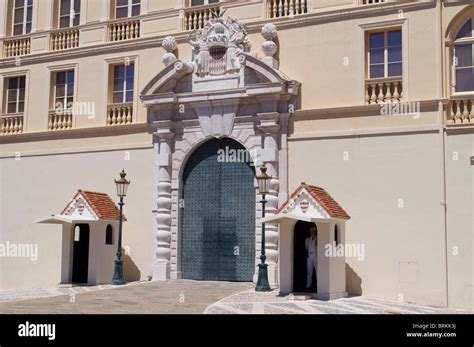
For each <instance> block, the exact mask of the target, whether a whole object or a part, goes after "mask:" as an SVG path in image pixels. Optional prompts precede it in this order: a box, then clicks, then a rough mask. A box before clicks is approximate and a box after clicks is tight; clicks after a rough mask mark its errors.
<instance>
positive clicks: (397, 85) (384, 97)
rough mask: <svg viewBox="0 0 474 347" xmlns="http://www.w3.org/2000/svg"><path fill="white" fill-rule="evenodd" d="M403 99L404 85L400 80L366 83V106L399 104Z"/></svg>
mask: <svg viewBox="0 0 474 347" xmlns="http://www.w3.org/2000/svg"><path fill="white" fill-rule="evenodd" d="M402 99H403V83H402V79H401V77H400V78H380V79H369V80H366V81H365V103H366V105H372V104H383V103H385V102H399V101H402Z"/></svg>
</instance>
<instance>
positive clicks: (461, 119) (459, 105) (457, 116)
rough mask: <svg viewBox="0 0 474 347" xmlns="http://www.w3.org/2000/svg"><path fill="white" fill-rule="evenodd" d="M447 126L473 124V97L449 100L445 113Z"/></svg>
mask: <svg viewBox="0 0 474 347" xmlns="http://www.w3.org/2000/svg"><path fill="white" fill-rule="evenodd" d="M447 118H448V119H447V124H448V125H453V124H474V96H472V97H470V98H469V97H466V98H462V99H459V100H451V103H450V104H449V108H448V113H447Z"/></svg>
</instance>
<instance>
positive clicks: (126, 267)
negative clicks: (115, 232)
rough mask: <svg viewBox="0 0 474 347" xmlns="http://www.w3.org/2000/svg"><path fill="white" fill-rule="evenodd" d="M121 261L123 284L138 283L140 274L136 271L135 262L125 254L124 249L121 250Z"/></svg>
mask: <svg viewBox="0 0 474 347" xmlns="http://www.w3.org/2000/svg"><path fill="white" fill-rule="evenodd" d="M122 254H123V257H122V260H123V277H124V278H125V282H134V281H139V280H140V278H141V272H140V270H139V269H138V267H137V265H135V262H134V261H133V260H132V258H131V257H130V256H129V255H128V254H127V253H126V252H125V249H123V248H122Z"/></svg>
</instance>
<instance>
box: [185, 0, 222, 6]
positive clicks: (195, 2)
mask: <svg viewBox="0 0 474 347" xmlns="http://www.w3.org/2000/svg"><path fill="white" fill-rule="evenodd" d="M218 2H219V0H191V6H202V5H209V4H217V3H218Z"/></svg>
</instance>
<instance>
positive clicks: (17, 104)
mask: <svg viewBox="0 0 474 347" xmlns="http://www.w3.org/2000/svg"><path fill="white" fill-rule="evenodd" d="M13 79H16V80H17V88H16V89H11V88H9V86H10V80H13ZM20 79H24V85H25V86H24V88H20ZM5 84H6V88H5V106H4V107H5V108H4V115H14V114H25V109H26V75H16V76H8V77H5ZM21 89H23V91H24V92H23V95H24V98H23V100H20V90H21ZM11 90H15V91H16V97H15V101H14V102H9V101H8V99H9V95H10V91H11ZM21 102H23V110H22V111H20V110H19V108H20V103H21ZM9 104H15V112H9Z"/></svg>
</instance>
